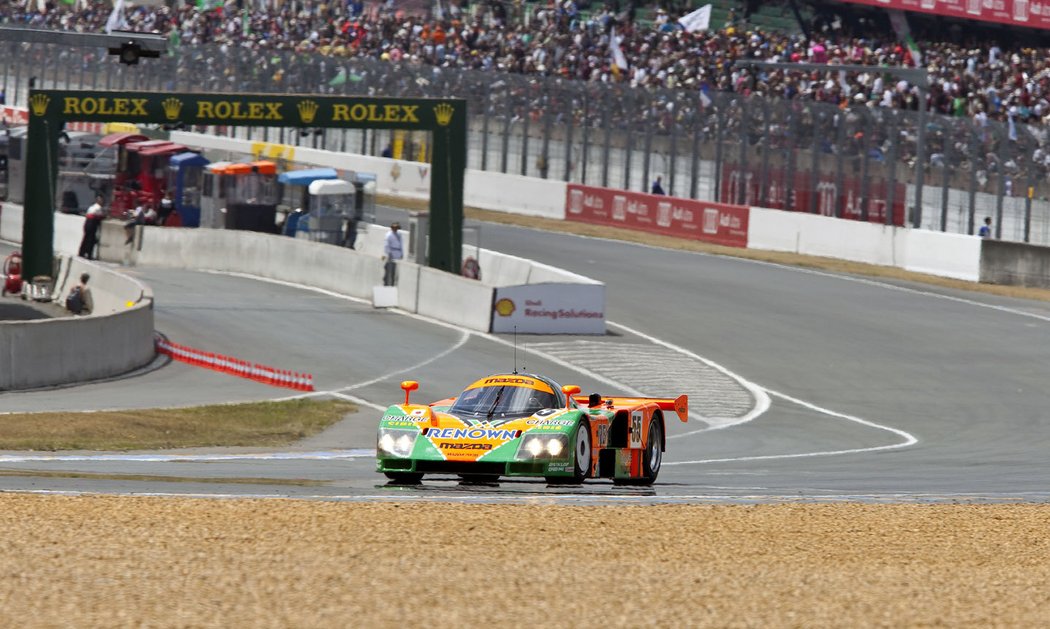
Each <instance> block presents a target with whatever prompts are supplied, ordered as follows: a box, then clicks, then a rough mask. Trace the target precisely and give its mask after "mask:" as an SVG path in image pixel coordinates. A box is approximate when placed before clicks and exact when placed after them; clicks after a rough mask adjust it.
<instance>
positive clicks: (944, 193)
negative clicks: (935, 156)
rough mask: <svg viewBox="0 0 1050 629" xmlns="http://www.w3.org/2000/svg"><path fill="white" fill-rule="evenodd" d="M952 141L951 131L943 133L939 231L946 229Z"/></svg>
mask: <svg viewBox="0 0 1050 629" xmlns="http://www.w3.org/2000/svg"><path fill="white" fill-rule="evenodd" d="M953 144H954V142H952V138H951V133H948V134H946V135H945V138H944V140H943V142H942V149H943V150H942V151H941V154H942V155H943V156H944V162H943V163H942V164H941V231H942V232H946V231H948V184H949V183H951V181H950V180H951V178H950V174H951V173H952V168H951V164H952V157H953V153H952V149H953V146H952V145H953Z"/></svg>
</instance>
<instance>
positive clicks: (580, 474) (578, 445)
mask: <svg viewBox="0 0 1050 629" xmlns="http://www.w3.org/2000/svg"><path fill="white" fill-rule="evenodd" d="M572 443H573V457H572V461H573V465H572V476H548V477H547V482H548V483H551V484H559V483H561V484H564V483H582V482H583V479H585V478H587V477H588V476H590V475H591V422H589V421H587V419H581V420H580V426H579V427H578V428H577V429H576V432H575V433H574V434H573V436H572Z"/></svg>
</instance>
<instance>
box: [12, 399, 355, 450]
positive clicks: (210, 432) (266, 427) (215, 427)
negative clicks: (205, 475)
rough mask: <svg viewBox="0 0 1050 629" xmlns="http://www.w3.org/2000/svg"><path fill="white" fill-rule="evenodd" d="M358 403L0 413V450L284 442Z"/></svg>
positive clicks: (331, 420) (337, 417)
mask: <svg viewBox="0 0 1050 629" xmlns="http://www.w3.org/2000/svg"><path fill="white" fill-rule="evenodd" d="M356 411H357V406H356V405H354V404H351V403H350V402H345V401H342V400H311V399H300V400H289V401H283V402H254V403H249V404H228V405H227V404H223V405H214V406H196V407H190V408H175V409H144V410H131V411H102V412H90V413H25V414H11V415H0V450H45V451H55V450H159V449H165V448H191V447H209V446H226V447H229V446H283V445H288V444H290V443H293V442H295V441H298V440H300V439H303V438H305V437H309V436H311V435H315V434H317V433H319V432H321V431H322V430H324V429H325V428H327V427H328V426H331V425H332V424H334V423H335V422H337V421H339V420H340V419H342V418H343V417H344V416H346V415H347V414H350V413H354V412H356Z"/></svg>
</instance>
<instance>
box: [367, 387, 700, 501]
mask: <svg viewBox="0 0 1050 629" xmlns="http://www.w3.org/2000/svg"><path fill="white" fill-rule="evenodd" d="M401 388H402V389H404V390H405V403H404V404H395V405H394V406H391V407H390V408H388V409H387V410H386V413H384V414H383V417H382V419H381V420H380V421H379V434H378V442H377V448H376V459H377V471H379V472H382V473H384V474H386V476H387V477H389V478H391V479H393V480H394V481H396V482H400V483H417V482H419V481H420V479H422V478H423V475H424V474H445V475H448V474H455V475H459V476H461V477H462V478H464V479H465V480H467V481H487V480H495V479H497V478H499V477H500V476H537V477H543V478H545V479H547V482H548V483H579V482H582V481H583V480H584V479H586V478H610V479H612V480H613V482H615V483H617V484H624V485H632V484H633V485H651V484H652V483H653V482H654V481H655V480H656V477H657V475H658V474H659V473H660V462H661V460H662V459H663V452H664V446H665V437H666V435H667V430H666V425H665V423H664V422H665V418H664V413H665V411H674V412H675V414H677V415H678V418H679V419H680V420H681V421H683V422H684V421H686V420H687V419H688V414H689V402H688V398H687V397H686V396H685V395H681V396H679V397H677V398H675V399H665V398H629V397H608V398H603V397H602V396H601V395H599V394H597V393H593V394H591V395H589V396H586V397H584V396H581V395H579V393H580V387H578V386H575V385H567V386H563V387H561V386H558V384H557V383H555V382H554V381H553V380H550V379H549V378H544V377H542V376H537V375H534V374H519V373H509V374H496V375H492V376H488V377H486V378H482V379H480V380H478V381H476V382H474V383H473V384H471V385H470V386H468V387H467V388H466V389H464V391H463V392H462V393H460V394H459V397H455V398H448V399H445V400H440V401H437V402H433V403H431V404H412V403H410V401H409V397H410V393H411V392H412V391H414V390H416V389H418V388H419V383H418V382H415V381H413V380H406V381H404V382H402V383H401Z"/></svg>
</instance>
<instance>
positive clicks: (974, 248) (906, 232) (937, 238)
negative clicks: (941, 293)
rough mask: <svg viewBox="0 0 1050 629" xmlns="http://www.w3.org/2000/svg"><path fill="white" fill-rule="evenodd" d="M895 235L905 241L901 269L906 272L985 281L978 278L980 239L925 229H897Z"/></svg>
mask: <svg viewBox="0 0 1050 629" xmlns="http://www.w3.org/2000/svg"><path fill="white" fill-rule="evenodd" d="M898 233H899V234H900V235H903V236H904V237H905V238H906V240H907V245H906V247H907V255H906V257H905V262H904V268H905V269H907V270H908V271H915V272H916V273H928V274H930V275H938V276H940V277H951V278H955V279H958V280H966V281H968V282H976V281H978V280H980V281H985V280H984V279H983V278H982V277H981V266H982V265H983V260H984V254H983V252H982V242H981V239H980V238H977V237H976V236H967V235H965V234H951V233H944V232H934V231H926V230H924V229H900V230H898Z"/></svg>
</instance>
